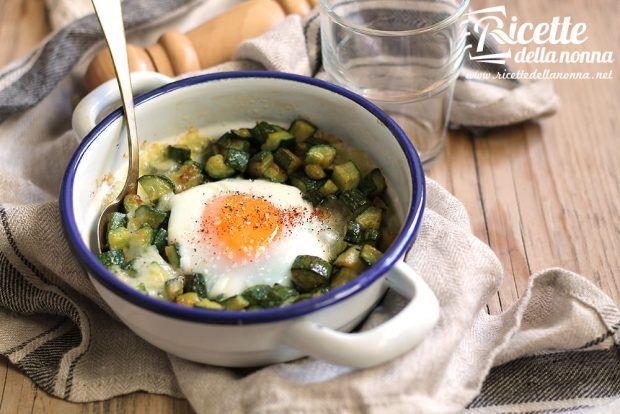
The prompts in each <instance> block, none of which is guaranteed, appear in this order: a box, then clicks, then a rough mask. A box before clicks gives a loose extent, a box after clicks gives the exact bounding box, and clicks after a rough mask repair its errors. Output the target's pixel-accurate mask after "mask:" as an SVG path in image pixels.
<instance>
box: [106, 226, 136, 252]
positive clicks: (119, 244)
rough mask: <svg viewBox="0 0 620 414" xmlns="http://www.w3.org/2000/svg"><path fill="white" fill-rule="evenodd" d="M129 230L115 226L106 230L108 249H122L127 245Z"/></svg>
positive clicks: (129, 237)
mask: <svg viewBox="0 0 620 414" xmlns="http://www.w3.org/2000/svg"><path fill="white" fill-rule="evenodd" d="M130 241H131V232H130V231H129V230H127V228H125V227H117V228H115V229H113V230H110V231H109V232H108V246H109V247H110V250H122V249H126V248H128V247H129V242H130Z"/></svg>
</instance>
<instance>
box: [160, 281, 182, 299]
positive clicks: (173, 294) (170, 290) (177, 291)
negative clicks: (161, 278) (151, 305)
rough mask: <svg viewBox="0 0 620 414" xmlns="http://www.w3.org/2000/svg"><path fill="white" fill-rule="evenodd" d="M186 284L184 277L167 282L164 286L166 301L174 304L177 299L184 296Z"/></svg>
mask: <svg viewBox="0 0 620 414" xmlns="http://www.w3.org/2000/svg"><path fill="white" fill-rule="evenodd" d="M184 284H185V278H184V277H183V276H179V277H175V278H172V279H168V280H166V283H165V284H164V293H165V294H166V299H168V300H169V301H171V302H172V301H174V300H175V299H176V298H177V296H179V295H182V294H183V285H184Z"/></svg>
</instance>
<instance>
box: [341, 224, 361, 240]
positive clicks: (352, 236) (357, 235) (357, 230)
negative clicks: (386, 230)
mask: <svg viewBox="0 0 620 414" xmlns="http://www.w3.org/2000/svg"><path fill="white" fill-rule="evenodd" d="M344 239H345V240H346V241H348V242H349V243H353V244H360V243H361V242H362V241H364V232H363V230H362V226H360V224H359V223H357V222H355V221H353V220H349V221H348V222H347V230H346V234H345V236H344Z"/></svg>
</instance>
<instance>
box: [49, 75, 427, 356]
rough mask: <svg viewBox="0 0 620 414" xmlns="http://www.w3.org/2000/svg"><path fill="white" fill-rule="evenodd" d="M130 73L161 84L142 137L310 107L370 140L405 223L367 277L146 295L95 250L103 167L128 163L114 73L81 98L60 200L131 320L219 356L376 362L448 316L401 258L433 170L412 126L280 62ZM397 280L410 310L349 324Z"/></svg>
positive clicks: (340, 132) (75, 236) (152, 95)
mask: <svg viewBox="0 0 620 414" xmlns="http://www.w3.org/2000/svg"><path fill="white" fill-rule="evenodd" d="M132 79H133V81H134V87H135V89H136V90H140V89H141V90H145V89H152V88H153V87H155V86H159V88H157V89H155V90H153V91H151V92H149V93H146V94H144V95H142V96H140V97H138V98H137V99H136V116H137V120H138V131H139V135H140V139H141V140H142V139H146V140H149V141H153V140H162V139H166V138H169V137H172V136H178V135H179V134H181V133H183V132H184V131H186V130H188V129H189V128H191V127H204V128H205V131H206V133H210V132H212V134H213V135H217V134H221V133H222V132H224V131H225V130H227V129H230V128H231V127H240V126H247V125H252V124H253V123H255V122H256V121H257V120H266V121H271V122H274V123H279V124H282V125H286V124H288V123H289V122H290V121H291V120H293V119H295V118H298V117H302V118H307V119H310V120H312V121H313V122H315V123H317V124H318V126H319V127H320V128H321V129H322V130H324V131H329V132H331V133H333V134H335V135H337V136H338V137H340V138H341V139H342V140H344V141H345V142H346V143H348V144H349V145H351V146H353V147H356V148H359V149H363V150H365V152H366V153H367V154H368V155H369V156H370V158H371V159H372V160H373V161H374V162H375V163H376V165H377V166H378V167H380V168H381V169H382V170H383V172H384V174H385V176H386V179H387V181H388V187H389V189H388V197H389V199H390V200H391V202H392V204H393V206H394V210H395V212H396V214H397V215H398V217H399V219H400V221H401V223H403V225H402V227H401V230H400V233H399V235H398V237H397V239H396V241H395V242H394V244H393V245H392V247H391V248H390V249H389V250H388V251H387V252H386V253H385V255H384V256H383V258H382V259H381V260H380V261H379V262H378V263H377V264H376V265H375V266H373V267H372V268H371V269H369V270H367V271H366V272H364V273H363V274H361V275H360V276H359V277H358V278H357V279H355V280H354V281H352V282H350V283H348V284H346V285H344V286H342V287H339V288H337V289H335V290H333V291H330V292H329V293H327V294H325V295H323V296H321V297H319V298H315V299H312V300H307V301H304V302H301V303H298V304H294V305H291V306H288V307H283V308H273V309H266V310H260V311H249V312H237V311H213V310H204V309H195V308H187V307H182V306H179V305H176V304H174V303H169V302H165V301H162V300H158V299H155V298H151V297H148V296H146V295H143V294H142V293H140V292H138V291H137V290H134V289H133V288H131V287H129V286H127V285H125V284H124V283H123V282H121V281H120V280H119V279H117V278H116V277H115V276H114V275H112V274H111V273H110V272H108V271H107V270H106V269H105V267H103V266H102V265H101V264H100V263H99V261H98V260H97V258H96V256H95V255H94V254H93V253H92V252H93V251H95V250H96V248H97V245H96V242H95V240H96V224H97V217H98V216H99V213H100V211H101V202H102V201H101V196H100V194H99V193H100V192H101V191H100V190H99V187H98V184H100V183H101V181H100V178H101V177H102V176H104V175H105V174H106V173H111V172H114V171H118V170H121V171H122V169H123V168H125V170H126V168H127V167H126V162H127V160H126V158H124V157H123V153H126V151H127V149H126V143H125V141H126V139H125V137H124V132H123V128H122V116H121V111H120V109H119V110H116V111H114V112H113V113H111V114H110V115H108V116H107V117H105V119H103V120H102V121H101V122H98V123H97V119H98V117H99V116H100V115H101V114H102V112H103V111H104V110H105V109H106V107H107V106H109V105H110V104H112V103H113V102H114V100H115V98H116V97H117V95H116V94H117V92H116V85H115V84H114V83H113V82H108V83H106V84H104V85H102V86H101V87H99V88H98V89H96V90H95V91H93V92H92V93H91V94H90V95H89V96H87V97H86V98H85V99H84V100H83V101H82V102H81V103H80V105H79V106H78V107H77V108H76V112H75V114H74V129H75V130H76V132H77V133H78V134H79V135H80V136H84V139H83V142H82V144H81V145H80V147H79V148H78V150H77V151H76V153H75V155H74V156H73V159H72V160H71V163H70V165H69V167H68V169H67V172H66V175H65V178H64V182H63V185H62V190H61V196H60V204H61V206H60V208H61V215H62V219H63V225H64V229H65V232H66V235H67V238H68V240H69V242H70V244H71V246H72V248H73V250H74V253H75V255H76V257H77V258H78V259H79V260H80V261H81V262H82V264H83V265H84V267H85V268H86V270H87V271H88V274H89V277H90V279H91V281H92V283H93V284H94V286H95V287H96V289H97V291H98V292H99V294H100V295H101V296H102V297H103V299H104V300H105V301H106V302H107V303H108V305H110V307H111V308H112V309H113V310H114V312H115V313H116V315H117V316H118V317H119V318H120V319H121V320H122V321H123V322H124V323H125V324H126V325H127V326H128V327H129V328H131V329H132V330H133V331H134V332H135V333H136V334H138V335H140V336H141V337H142V338H144V339H145V340H147V341H148V342H150V343H152V344H153V345H155V346H157V347H159V348H161V349H163V350H165V351H167V352H170V353H171V354H174V355H177V356H180V357H182V358H186V359H189V360H193V361H198V362H204V363H208V364H213V365H221V366H257V365H264V364H269V363H275V362H281V361H288V360H292V359H295V358H299V357H302V356H304V355H310V356H313V357H316V358H321V359H324V360H327V361H331V362H333V363H337V364H342V365H349V366H354V367H368V366H373V365H377V364H380V363H383V362H385V361H388V360H390V359H392V358H394V357H396V356H398V355H401V354H403V353H405V352H407V351H408V350H410V349H411V348H413V347H414V346H415V345H416V344H417V343H419V342H420V341H421V340H422V339H423V338H424V337H425V335H426V334H427V333H428V331H429V330H430V329H431V328H432V327H433V326H434V324H435V323H436V321H437V319H438V316H439V307H438V303H437V300H436V298H435V296H434V294H433V292H432V291H431V290H430V289H429V288H428V286H427V285H426V283H424V281H423V280H422V279H421V278H420V277H419V276H418V275H417V274H416V273H415V272H414V271H413V270H412V269H411V268H410V267H409V266H407V265H406V264H405V263H404V262H403V256H404V254H405V252H406V251H407V250H408V249H409V247H410V246H411V245H412V243H413V241H414V239H415V235H416V232H417V229H418V226H419V224H420V220H421V219H422V212H423V209H424V195H425V193H424V191H425V189H424V172H423V169H422V165H421V163H420V160H419V158H418V156H417V154H416V152H415V150H414V149H413V147H412V145H411V143H410V142H409V140H408V139H407V137H406V135H405V134H404V132H403V131H402V130H401V129H400V128H399V127H398V126H397V125H396V124H395V123H394V122H393V121H392V120H391V119H390V118H389V117H388V116H387V115H386V114H385V113H383V112H382V111H381V110H380V109H379V108H377V107H376V106H374V105H373V104H371V103H370V102H368V101H367V100H365V99H363V98H362V97H360V96H358V95H355V94H353V93H351V92H349V91H347V90H345V89H342V88H340V87H337V86H334V85H332V84H329V83H326V82H322V81H319V80H316V79H312V78H306V77H302V76H296V75H289V74H282V73H272V72H234V73H222V74H215V75H203V76H196V77H192V78H187V79H183V80H180V81H177V82H172V83H169V82H170V80H169V79H168V78H166V77H163V76H162V75H158V74H152V73H142V74H136V75H135V76H133V77H132ZM98 180H99V181H98ZM388 287H390V288H392V289H394V290H396V291H397V292H398V293H400V294H401V295H403V296H404V297H406V298H407V299H408V300H409V302H408V304H407V305H406V306H405V307H404V308H403V309H402V311H401V312H400V313H399V314H397V315H396V316H394V317H393V318H392V319H390V320H388V321H386V322H385V323H383V324H382V325H380V326H378V327H375V328H373V329H371V330H368V331H365V332H362V333H348V332H349V331H351V330H352V329H353V328H355V326H356V325H358V324H359V323H360V321H362V320H363V319H364V317H365V316H366V315H367V314H368V312H369V311H370V310H372V308H373V306H375V304H376V303H377V302H378V301H379V300H380V299H381V297H382V296H383V294H384V292H385V290H386V288H388Z"/></svg>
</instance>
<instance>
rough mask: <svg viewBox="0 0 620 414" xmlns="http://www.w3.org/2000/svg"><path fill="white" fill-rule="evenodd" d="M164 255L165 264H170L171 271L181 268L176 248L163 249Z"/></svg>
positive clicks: (167, 247)
mask: <svg viewBox="0 0 620 414" xmlns="http://www.w3.org/2000/svg"><path fill="white" fill-rule="evenodd" d="M164 254H165V255H166V259H167V262H168V263H170V266H172V268H173V269H178V268H179V267H181V256H180V255H179V251H178V249H177V248H176V246H166V247H164Z"/></svg>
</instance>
